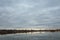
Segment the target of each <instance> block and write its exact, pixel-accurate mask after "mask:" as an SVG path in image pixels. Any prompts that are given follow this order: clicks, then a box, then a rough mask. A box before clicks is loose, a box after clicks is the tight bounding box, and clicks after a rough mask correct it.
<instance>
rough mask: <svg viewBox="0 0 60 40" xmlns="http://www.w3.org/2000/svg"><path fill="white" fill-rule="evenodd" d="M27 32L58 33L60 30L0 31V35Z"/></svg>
mask: <svg viewBox="0 0 60 40" xmlns="http://www.w3.org/2000/svg"><path fill="white" fill-rule="evenodd" d="M28 32H60V29H55V30H0V34H15V33H28Z"/></svg>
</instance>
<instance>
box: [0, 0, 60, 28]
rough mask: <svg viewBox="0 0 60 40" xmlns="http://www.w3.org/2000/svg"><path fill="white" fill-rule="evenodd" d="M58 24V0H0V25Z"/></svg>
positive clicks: (59, 14)
mask: <svg viewBox="0 0 60 40" xmlns="http://www.w3.org/2000/svg"><path fill="white" fill-rule="evenodd" d="M41 25H43V26H46V25H49V26H60V0H0V27H11V26H12V27H13V26H24V27H25V26H41Z"/></svg>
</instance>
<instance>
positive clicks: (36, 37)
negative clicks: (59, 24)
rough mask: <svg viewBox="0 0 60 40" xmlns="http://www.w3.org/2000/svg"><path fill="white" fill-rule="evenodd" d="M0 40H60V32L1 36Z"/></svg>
mask: <svg viewBox="0 0 60 40" xmlns="http://www.w3.org/2000/svg"><path fill="white" fill-rule="evenodd" d="M0 40H60V32H33V33H17V34H7V35H0Z"/></svg>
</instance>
